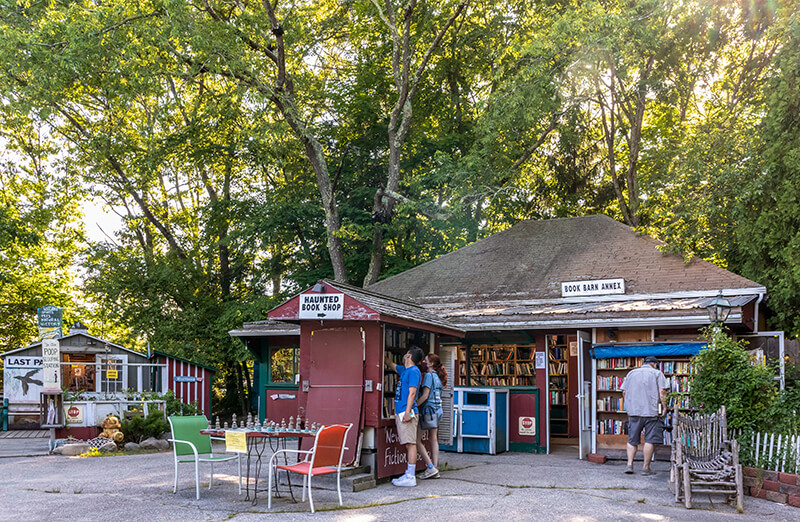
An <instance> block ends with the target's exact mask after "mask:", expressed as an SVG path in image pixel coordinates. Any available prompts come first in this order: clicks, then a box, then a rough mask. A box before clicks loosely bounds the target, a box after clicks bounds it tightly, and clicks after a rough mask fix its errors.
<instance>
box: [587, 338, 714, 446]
mask: <svg viewBox="0 0 800 522" xmlns="http://www.w3.org/2000/svg"><path fill="white" fill-rule="evenodd" d="M702 346H704V345H703V344H702V343H683V344H679V345H673V346H669V345H667V346H666V347H656V346H652V347H647V346H637V347H636V350H634V351H631V350H629V349H628V350H626V347H614V348H611V347H603V346H598V347H596V348H595V350H594V358H593V364H592V366H593V374H594V382H595V403H594V410H595V414H594V417H595V440H596V446H597V450H607V449H611V450H620V449H621V450H624V449H625V447H626V444H627V440H628V429H627V420H628V417H627V413H626V412H625V405H624V402H623V398H622V389H621V388H622V383H623V382H624V381H625V377H626V376H627V375H628V372H630V371H631V370H633V369H635V368H638V367H640V366H641V365H642V363H643V361H644V357H645V354H647V355H650V354H651V352H652V355H655V356H656V357H658V359H659V365H658V369H659V370H661V372H662V373H664V376H665V377H666V378H667V382H668V383H669V391H668V395H667V397H668V401H667V407H668V411H667V416H666V417H665V424H666V425H671V423H672V418H671V417H672V415H673V413H672V409H673V408H674V406H675V404H676V403H677V404H678V406H679V409H681V410H684V411H691V410H693V408H692V407H691V404H690V401H689V393H690V391H691V383H692V377H693V367H692V357H693V356H694V355H695V354H697V352H698V351H699V350H700V348H701V347H702ZM614 351H617V352H619V355H617V356H613V354H614ZM610 355H611V356H610ZM671 443H672V435H671V433H670V432H669V431H666V430H665V431H664V444H665V445H670V444H671Z"/></svg>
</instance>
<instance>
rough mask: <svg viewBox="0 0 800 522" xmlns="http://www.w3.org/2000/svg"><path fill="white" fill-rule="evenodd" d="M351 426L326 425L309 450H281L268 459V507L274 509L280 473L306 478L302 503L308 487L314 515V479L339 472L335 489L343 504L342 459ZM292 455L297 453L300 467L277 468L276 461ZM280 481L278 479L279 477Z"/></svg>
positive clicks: (283, 466)
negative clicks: (275, 484) (275, 485)
mask: <svg viewBox="0 0 800 522" xmlns="http://www.w3.org/2000/svg"><path fill="white" fill-rule="evenodd" d="M352 427H353V425H352V424H335V425H333V426H323V427H322V428H320V429H319V431H317V435H316V437H315V438H314V447H313V448H311V449H310V450H308V451H302V450H288V449H285V450H278V451H276V452H275V453H274V454H273V455H272V458H270V459H269V480H268V482H267V484H268V487H269V500H268V502H267V507H268V508H272V476H273V474H275V475H277V470H279V469H280V470H284V471H287V472H293V473H299V474H301V475H303V500H305V499H306V486H307V487H308V503H309V504H310V506H311V512H312V513H313V512H314V499H313V498H311V478H312V477H316V476H319V475H328V474H331V473H336V490H337V492H338V493H339V505H340V506H341V505H342V458H344V450H346V449H347V448H346V447H345V445H344V442H345V440H347V433H348V432H349V431H350V428H352ZM289 453H295V454H297V458H298V460H299V459H300V457H301V456H305V458H304V459H303V460H299V462H297V464H287V465H278V464H277V462H276V459H277V458H278V457H279V456H283V457H284V458H285V457H286V455H287V454H289ZM276 480H277V476H276Z"/></svg>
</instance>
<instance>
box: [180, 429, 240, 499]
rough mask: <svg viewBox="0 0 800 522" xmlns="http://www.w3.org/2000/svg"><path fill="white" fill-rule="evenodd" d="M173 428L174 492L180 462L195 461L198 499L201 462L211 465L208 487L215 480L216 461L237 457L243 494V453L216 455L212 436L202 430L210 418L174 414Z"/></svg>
mask: <svg viewBox="0 0 800 522" xmlns="http://www.w3.org/2000/svg"><path fill="white" fill-rule="evenodd" d="M169 425H170V427H171V428H172V438H171V439H169V440H170V442H172V449H173V455H174V456H175V485H174V487H173V488H172V492H173V493H177V491H178V464H184V463H194V481H195V488H196V490H197V499H198V500H200V468H199V466H200V463H201V462H208V463H209V464H210V465H211V477H210V478H209V479H208V488H209V489H211V484H212V482H213V481H214V463H215V462H224V461H226V460H233V459H236V460H237V461H238V472H239V494H240V495H241V494H242V459H241V454H238V453H237V454H236V455H234V456H227V455H226V456H222V455H217V456H215V455H214V454H213V452H212V450H211V436H210V435H203V434H202V433H200V430H205V429H207V428H208V419H206V417H205V416H204V415H193V416H188V417H178V416H173V417H170V418H169Z"/></svg>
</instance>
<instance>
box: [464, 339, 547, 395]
mask: <svg viewBox="0 0 800 522" xmlns="http://www.w3.org/2000/svg"><path fill="white" fill-rule="evenodd" d="M535 352H536V349H535V347H534V345H533V344H474V345H471V346H461V347H459V349H458V385H459V386H534V385H535V384H536V364H535V360H534V354H535Z"/></svg>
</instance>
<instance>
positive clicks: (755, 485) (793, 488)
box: [742, 467, 800, 507]
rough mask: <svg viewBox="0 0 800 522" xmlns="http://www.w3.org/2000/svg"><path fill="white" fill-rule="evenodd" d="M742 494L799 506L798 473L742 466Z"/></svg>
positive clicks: (799, 486) (799, 484)
mask: <svg viewBox="0 0 800 522" xmlns="http://www.w3.org/2000/svg"><path fill="white" fill-rule="evenodd" d="M742 475H743V481H742V482H743V483H744V494H745V495H749V496H751V497H755V498H763V499H765V500H770V501H772V502H779V503H781V504H787V505H789V506H794V507H800V475H795V474H792V473H779V472H777V471H767V470H761V469H758V468H747V467H742Z"/></svg>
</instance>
